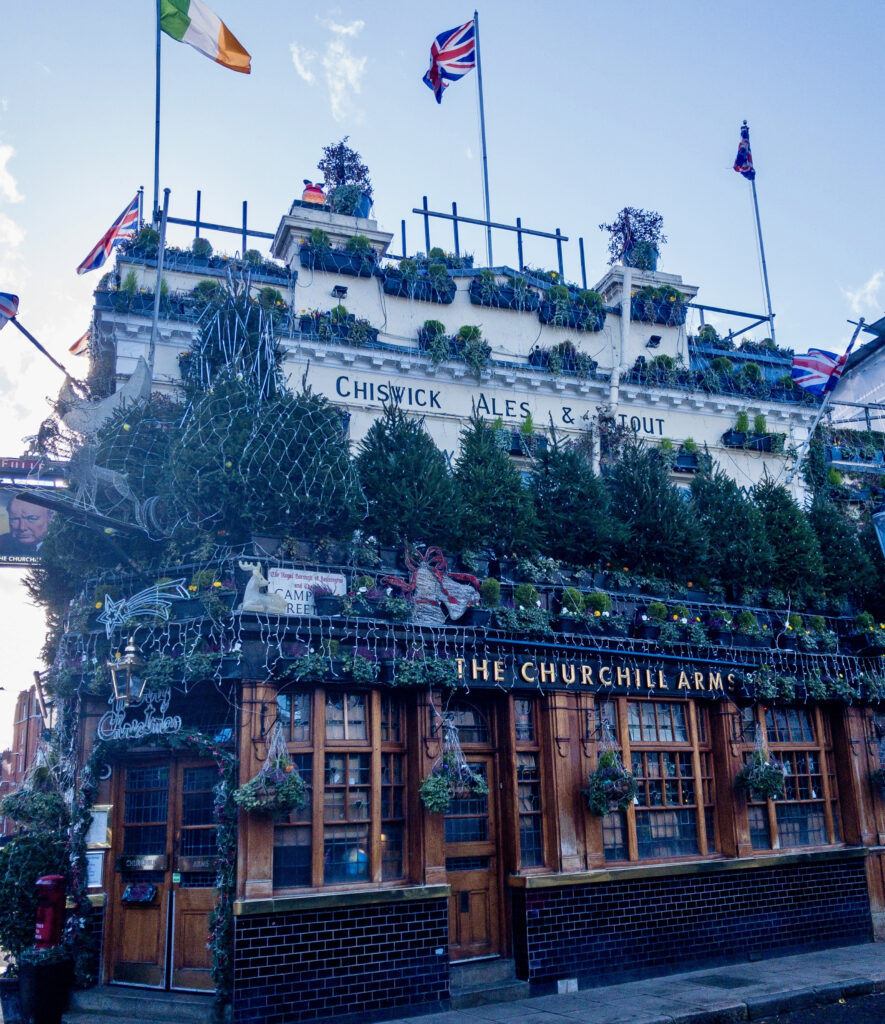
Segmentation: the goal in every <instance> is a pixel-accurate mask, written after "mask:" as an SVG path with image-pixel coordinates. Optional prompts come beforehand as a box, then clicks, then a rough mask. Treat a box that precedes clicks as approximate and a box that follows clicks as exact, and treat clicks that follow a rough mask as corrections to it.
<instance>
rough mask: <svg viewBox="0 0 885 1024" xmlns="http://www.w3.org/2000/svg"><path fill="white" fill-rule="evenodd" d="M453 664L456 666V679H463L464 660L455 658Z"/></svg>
mask: <svg viewBox="0 0 885 1024" xmlns="http://www.w3.org/2000/svg"><path fill="white" fill-rule="evenodd" d="M455 664H456V665H457V666H458V678H459V679H463V678H464V659H463V658H455Z"/></svg>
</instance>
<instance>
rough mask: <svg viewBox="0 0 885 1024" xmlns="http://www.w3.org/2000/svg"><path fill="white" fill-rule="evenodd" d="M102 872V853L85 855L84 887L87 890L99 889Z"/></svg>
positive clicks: (95, 851) (95, 852)
mask: <svg viewBox="0 0 885 1024" xmlns="http://www.w3.org/2000/svg"><path fill="white" fill-rule="evenodd" d="M103 872H104V852H103V851H102V850H94V851H92V852H90V853H87V854H86V885H87V888H89V889H100V888H101V886H102V876H103Z"/></svg>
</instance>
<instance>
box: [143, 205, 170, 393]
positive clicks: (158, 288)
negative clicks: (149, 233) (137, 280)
mask: <svg viewBox="0 0 885 1024" xmlns="http://www.w3.org/2000/svg"><path fill="white" fill-rule="evenodd" d="M168 213H169V189H168V188H164V189H163V215H162V217H161V219H160V241H159V246H158V248H157V283H156V285H155V286H154V316H153V319H152V320H151V342H150V346H149V348H148V360H147V363H148V370H149V371H150V375H151V381H153V379H154V355H155V353H156V351H157V325H158V323H159V320H160V295H161V293H162V289H163V256H164V255H165V252H166V217H167V215H168Z"/></svg>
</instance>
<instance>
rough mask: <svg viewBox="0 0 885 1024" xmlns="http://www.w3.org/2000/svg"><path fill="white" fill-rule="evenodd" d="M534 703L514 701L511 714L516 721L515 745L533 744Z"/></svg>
mask: <svg viewBox="0 0 885 1024" xmlns="http://www.w3.org/2000/svg"><path fill="white" fill-rule="evenodd" d="M534 712H535V702H534V701H531V700H515V701H514V702H513V713H514V717H515V719H516V741H517V743H534V741H535V714H534Z"/></svg>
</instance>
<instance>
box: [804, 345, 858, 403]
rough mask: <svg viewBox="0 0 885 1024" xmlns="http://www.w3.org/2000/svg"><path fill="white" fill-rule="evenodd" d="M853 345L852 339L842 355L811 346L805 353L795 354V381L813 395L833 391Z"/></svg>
mask: <svg viewBox="0 0 885 1024" xmlns="http://www.w3.org/2000/svg"><path fill="white" fill-rule="evenodd" d="M853 347H854V342H853V341H852V342H851V344H850V345H849V346H848V348H847V349H846V350H845V352H844V353H843V354H842V355H841V356H837V355H836V353H835V352H826V351H825V350H824V349H822V348H810V349H809V350H808V352H806V353H805V355H798V356H793V370H792V376H793V383H794V384H798V385H799V387H800V388H805V390H806V391H810V392H811V394H813V395H825V394H826V393H827V392H828V391H832V390H833V388H835V386H836V385H837V384H838V383H839V378H840V377H841V376H842V371H843V370H844V369H845V364H846V363H847V362H848V357H849V356H850V355H851V350H852V348H853Z"/></svg>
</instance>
